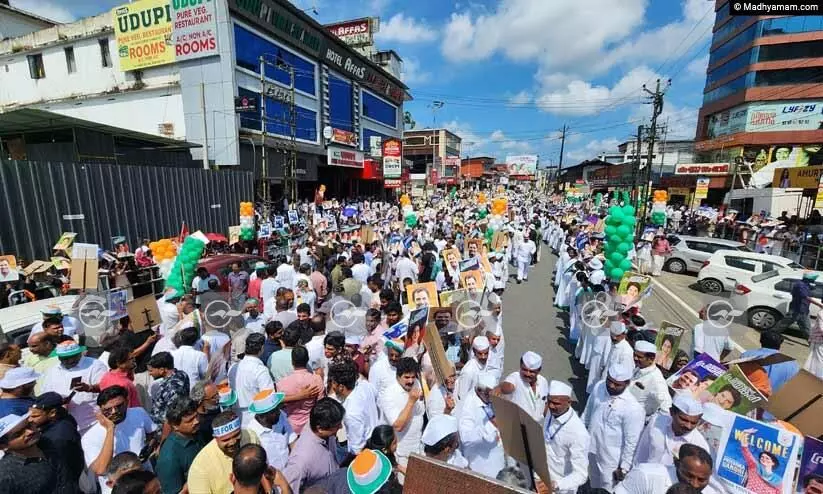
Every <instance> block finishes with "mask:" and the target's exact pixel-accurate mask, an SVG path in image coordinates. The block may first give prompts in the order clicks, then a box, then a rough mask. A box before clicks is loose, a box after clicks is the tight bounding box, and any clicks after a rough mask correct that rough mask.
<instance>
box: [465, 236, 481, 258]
mask: <svg viewBox="0 0 823 494" xmlns="http://www.w3.org/2000/svg"><path fill="white" fill-rule="evenodd" d="M482 253H483V239H482V238H472V239H469V240H468V241H467V242H466V257H467V258H471V257H475V256H477V255H480V254H482Z"/></svg>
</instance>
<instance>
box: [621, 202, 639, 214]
mask: <svg viewBox="0 0 823 494" xmlns="http://www.w3.org/2000/svg"><path fill="white" fill-rule="evenodd" d="M636 212H637V211H635V210H634V206H631V205H628V204H627V205H625V206H623V214H624V215H625V216H634V214H635V213H636Z"/></svg>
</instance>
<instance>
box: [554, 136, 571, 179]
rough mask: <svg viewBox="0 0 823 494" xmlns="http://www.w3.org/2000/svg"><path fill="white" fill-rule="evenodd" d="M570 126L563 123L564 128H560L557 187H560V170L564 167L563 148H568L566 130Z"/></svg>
mask: <svg viewBox="0 0 823 494" xmlns="http://www.w3.org/2000/svg"><path fill="white" fill-rule="evenodd" d="M567 130H568V127H566V124H563V128H562V129H561V130H560V159H559V160H557V172H556V175H555V176H556V177H557V187H556V188H557V189H560V170H562V169H563V150H564V149H565V148H566V131H567Z"/></svg>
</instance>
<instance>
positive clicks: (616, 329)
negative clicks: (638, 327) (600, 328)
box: [609, 321, 626, 336]
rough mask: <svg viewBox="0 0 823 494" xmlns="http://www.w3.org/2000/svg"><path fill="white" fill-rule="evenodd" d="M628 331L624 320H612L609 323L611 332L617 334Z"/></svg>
mask: <svg viewBox="0 0 823 494" xmlns="http://www.w3.org/2000/svg"><path fill="white" fill-rule="evenodd" d="M625 332H626V325H625V324H623V322H622V321H612V323H611V324H610V325H609V333H611V334H613V335H615V336H617V335H619V334H624V333H625Z"/></svg>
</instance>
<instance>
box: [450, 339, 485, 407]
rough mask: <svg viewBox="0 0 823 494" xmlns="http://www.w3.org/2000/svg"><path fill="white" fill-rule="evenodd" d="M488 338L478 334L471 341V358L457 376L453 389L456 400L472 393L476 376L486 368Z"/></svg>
mask: <svg viewBox="0 0 823 494" xmlns="http://www.w3.org/2000/svg"><path fill="white" fill-rule="evenodd" d="M490 346H491V345H490V343H489V339H488V338H486V337H485V336H478V337H476V338H475V339H474V341H472V358H471V359H469V361H468V362H466V365H464V366H463V369H462V370H461V371H460V377H458V378H457V384H456V385H455V390H456V391H457V400H458V401H462V400H464V399H466V398H467V397H469V396H471V395H472V394H474V386H475V384H477V376H478V375H480V373H481V372H484V371H485V370H486V364H487V363H488V361H489V349H490Z"/></svg>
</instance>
